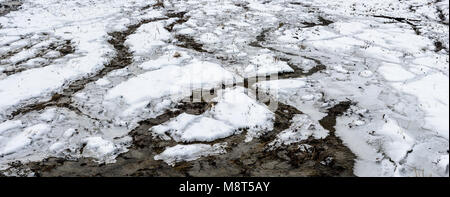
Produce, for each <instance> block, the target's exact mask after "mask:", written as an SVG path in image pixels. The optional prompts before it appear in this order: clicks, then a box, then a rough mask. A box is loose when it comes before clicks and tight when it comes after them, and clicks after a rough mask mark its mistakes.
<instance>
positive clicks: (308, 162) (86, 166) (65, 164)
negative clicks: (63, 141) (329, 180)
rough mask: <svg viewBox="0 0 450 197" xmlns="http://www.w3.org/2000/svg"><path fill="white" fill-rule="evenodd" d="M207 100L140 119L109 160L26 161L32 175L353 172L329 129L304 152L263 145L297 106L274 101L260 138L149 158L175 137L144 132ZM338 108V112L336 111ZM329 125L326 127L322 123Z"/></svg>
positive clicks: (196, 110)
mask: <svg viewBox="0 0 450 197" xmlns="http://www.w3.org/2000/svg"><path fill="white" fill-rule="evenodd" d="M209 106H210V105H209V103H182V104H180V105H179V106H178V107H177V109H178V110H177V111H175V112H173V111H168V112H166V113H165V114H163V115H161V116H158V117H156V118H153V119H149V120H145V121H142V122H140V126H139V127H137V128H136V129H134V130H133V131H131V133H130V135H131V136H132V137H133V145H132V146H131V147H130V150H129V151H128V152H126V153H123V154H121V155H119V156H118V157H117V162H116V163H112V164H102V163H96V162H94V161H93V160H92V159H90V158H81V159H79V160H76V161H68V160H64V159H61V158H48V159H45V160H43V161H40V162H33V163H28V164H25V165H24V166H22V167H24V168H29V169H30V170H31V171H32V172H34V173H35V175H36V176H42V177H48V176H50V177H54V176H106V177H108V176H152V177H167V176H170V177H172V176H179V177H189V176H202V177H205V176H206V177H214V176H225V177H228V176H233V177H234V176H237V177H248V176H270V177H277V176H296V177H298V176H354V175H353V163H354V158H355V156H354V155H353V154H352V153H351V152H350V150H349V149H348V148H347V147H345V146H344V145H343V144H342V141H341V140H339V139H338V138H337V137H336V136H334V134H333V133H331V134H330V135H329V136H328V137H327V138H325V139H321V140H317V139H308V140H305V141H303V142H302V144H308V145H310V146H311V148H309V149H308V150H307V151H303V152H302V151H299V148H298V145H299V144H292V145H289V146H283V147H280V148H277V149H273V150H271V149H268V146H267V145H268V143H270V142H271V141H273V140H274V139H275V137H276V135H277V134H278V133H279V132H281V131H283V130H285V129H287V128H289V126H290V125H291V119H292V118H293V116H294V115H295V114H301V113H302V112H301V111H298V110H297V109H295V108H293V107H291V106H288V105H284V104H282V103H279V108H278V110H277V111H276V112H275V114H276V119H275V123H274V129H273V131H270V132H267V133H265V134H264V135H263V136H262V137H260V138H258V139H254V140H253V141H251V142H249V143H245V142H244V139H245V133H246V131H245V129H244V130H242V131H241V132H242V133H241V134H237V135H233V136H231V137H228V138H225V139H221V140H217V141H215V142H214V143H221V142H227V143H228V145H229V147H228V148H227V153H226V154H223V155H218V156H210V157H204V158H200V159H198V160H195V161H190V162H181V163H178V164H176V166H174V167H171V166H169V165H167V164H166V163H164V162H163V161H156V160H154V159H153V158H154V156H155V155H157V154H158V153H161V152H162V151H163V150H164V149H165V147H167V146H174V145H176V144H177V143H176V142H174V141H163V140H160V139H157V138H153V136H152V135H151V133H150V132H149V131H148V129H150V128H151V127H152V126H155V125H159V124H161V123H164V122H166V121H168V120H170V119H171V118H173V117H176V116H177V115H179V114H180V113H190V114H201V113H203V112H204V111H206V110H207V109H208V108H209ZM344 108H345V107H343V106H342V105H341V104H339V105H337V106H335V107H333V108H331V109H330V110H329V117H330V118H333V117H334V118H335V117H337V116H338V115H342V113H343V112H342V110H343V109H344ZM341 112H342V113H341ZM327 128H329V127H327Z"/></svg>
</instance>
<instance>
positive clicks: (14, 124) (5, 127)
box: [0, 120, 22, 133]
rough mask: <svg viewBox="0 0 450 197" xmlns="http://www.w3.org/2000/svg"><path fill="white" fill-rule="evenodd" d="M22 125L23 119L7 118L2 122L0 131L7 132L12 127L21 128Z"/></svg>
mask: <svg viewBox="0 0 450 197" xmlns="http://www.w3.org/2000/svg"><path fill="white" fill-rule="evenodd" d="M19 127H22V121H20V120H15V121H12V120H7V121H5V122H3V123H1V124H0V133H3V132H6V131H8V130H10V129H15V128H19Z"/></svg>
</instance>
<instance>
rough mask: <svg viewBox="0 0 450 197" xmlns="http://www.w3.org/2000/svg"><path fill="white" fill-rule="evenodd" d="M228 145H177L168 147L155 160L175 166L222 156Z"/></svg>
mask: <svg viewBox="0 0 450 197" xmlns="http://www.w3.org/2000/svg"><path fill="white" fill-rule="evenodd" d="M226 147H227V144H226V143H221V144H214V145H207V144H190V145H180V144H179V145H176V146H173V147H168V148H166V150H164V151H163V152H162V153H161V154H159V155H156V156H155V160H163V161H164V162H166V163H167V164H168V165H171V166H175V164H176V163H178V162H182V161H193V160H197V159H199V158H200V157H207V156H212V155H220V154H223V153H226V150H225V148H226Z"/></svg>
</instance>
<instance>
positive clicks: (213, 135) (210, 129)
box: [152, 113, 235, 142]
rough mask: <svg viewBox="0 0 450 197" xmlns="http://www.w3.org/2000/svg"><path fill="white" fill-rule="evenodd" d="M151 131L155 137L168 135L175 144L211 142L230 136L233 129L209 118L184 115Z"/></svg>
mask: <svg viewBox="0 0 450 197" xmlns="http://www.w3.org/2000/svg"><path fill="white" fill-rule="evenodd" d="M152 130H153V132H155V133H156V134H157V135H163V136H165V133H169V134H170V136H171V137H172V138H173V139H174V140H175V141H177V142H180V141H181V142H199V141H200V142H211V141H214V140H216V139H220V138H224V137H228V136H230V135H232V134H233V133H234V131H235V128H233V127H231V126H229V125H227V124H225V123H224V122H221V121H218V120H215V119H212V118H209V117H203V116H195V115H189V114H185V113H184V114H181V115H179V116H178V117H176V118H175V119H173V120H171V121H170V122H169V123H168V125H158V126H156V127H153V129H152ZM164 138H165V139H168V137H164Z"/></svg>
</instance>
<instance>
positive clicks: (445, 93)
mask: <svg viewBox="0 0 450 197" xmlns="http://www.w3.org/2000/svg"><path fill="white" fill-rule="evenodd" d="M394 87H396V88H398V89H399V90H401V91H404V92H405V93H408V94H412V95H415V96H416V97H417V98H418V100H419V102H420V106H421V109H422V110H424V111H425V112H426V114H427V115H426V116H425V121H426V124H425V125H424V128H428V129H432V130H433V131H435V132H437V133H439V135H441V136H443V137H445V138H447V139H448V135H449V122H448V118H449V107H448V106H449V101H448V98H449V79H448V76H446V75H443V74H442V73H436V74H430V75H428V76H426V77H424V78H422V79H420V80H418V81H414V82H411V83H408V84H403V83H401V84H394Z"/></svg>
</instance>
